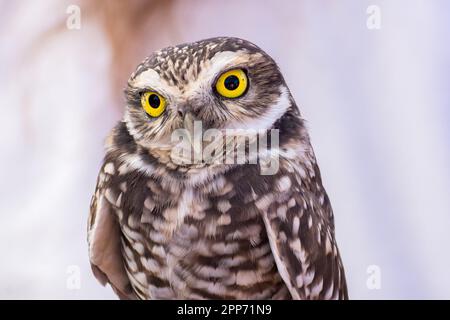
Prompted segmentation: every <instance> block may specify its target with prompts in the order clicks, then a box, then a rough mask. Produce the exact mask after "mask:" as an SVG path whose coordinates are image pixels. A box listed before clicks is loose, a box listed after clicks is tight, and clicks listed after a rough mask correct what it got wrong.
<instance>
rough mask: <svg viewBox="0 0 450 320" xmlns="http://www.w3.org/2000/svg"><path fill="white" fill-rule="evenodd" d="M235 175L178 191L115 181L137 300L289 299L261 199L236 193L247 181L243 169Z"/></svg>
mask: <svg viewBox="0 0 450 320" xmlns="http://www.w3.org/2000/svg"><path fill="white" fill-rule="evenodd" d="M234 171H236V172H234ZM234 171H232V172H230V173H228V174H227V175H218V176H217V177H215V178H214V180H213V181H209V182H208V184H207V185H200V186H198V187H190V186H187V187H186V186H183V185H182V183H180V184H179V185H178V188H177V189H175V188H173V186H171V187H172V188H165V186H164V183H160V182H158V181H156V180H155V179H151V178H149V177H145V176H143V175H142V174H139V173H138V172H135V171H134V172H129V173H126V174H124V175H117V176H111V180H110V185H111V186H116V188H114V187H111V188H110V189H109V190H110V195H109V199H108V201H110V202H111V204H112V205H113V206H114V207H115V209H114V211H115V213H116V215H117V218H118V220H119V223H120V226H121V230H122V235H123V237H122V245H123V253H124V254H123V256H124V262H125V266H126V270H127V273H128V275H129V278H130V280H131V285H132V286H133V288H134V290H135V292H136V293H137V294H138V296H140V297H142V298H153V299H167V298H213V299H218V298H229V299H234V298H238V299H268V298H284V299H285V298H287V297H288V296H289V293H288V290H287V288H286V286H285V285H284V283H283V281H282V279H281V278H280V276H279V275H278V272H277V268H276V265H275V262H274V259H273V256H272V253H271V250H270V245H269V242H268V239H267V236H266V234H265V232H263V230H264V225H263V221H262V218H261V216H260V215H259V212H258V209H257V207H256V206H255V199H254V198H253V197H250V198H248V199H241V198H240V196H239V194H238V193H237V190H236V189H235V187H234V183H235V182H236V181H239V180H240V179H245V178H246V177H245V176H242V177H241V176H240V173H243V171H242V169H238V170H234ZM129 181H132V182H133V183H132V184H131V185H130V184H128V183H127V182H129ZM121 186H122V189H121ZM250 194H251V193H250ZM255 196H256V195H255ZM119 197H120V198H119ZM179 212H183V217H180V216H179V215H178V214H177V213H179Z"/></svg>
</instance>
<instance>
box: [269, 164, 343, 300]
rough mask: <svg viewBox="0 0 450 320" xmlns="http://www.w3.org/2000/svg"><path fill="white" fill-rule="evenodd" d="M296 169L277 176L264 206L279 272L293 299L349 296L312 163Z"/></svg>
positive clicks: (324, 198) (330, 216) (329, 214)
mask: <svg viewBox="0 0 450 320" xmlns="http://www.w3.org/2000/svg"><path fill="white" fill-rule="evenodd" d="M300 171H301V173H300V172H298V171H296V170H294V171H292V170H290V172H285V173H284V174H283V175H281V176H280V177H279V178H278V180H277V186H276V188H277V190H278V193H276V194H275V195H274V196H273V197H274V198H273V200H272V202H271V203H272V204H271V205H270V206H268V208H267V209H266V210H264V211H263V220H264V224H265V227H266V231H267V235H268V238H269V243H270V246H271V249H272V253H273V255H274V259H275V262H276V265H277V268H278V272H279V273H280V276H281V277H282V279H283V281H284V282H285V284H286V286H287V287H288V289H289V292H290V293H291V296H292V298H293V299H326V300H328V299H348V294H347V286H346V280H345V274H344V268H343V265H342V262H341V258H340V255H339V251H338V248H337V245H336V242H335V237H334V222H333V212H332V209H331V205H330V202H329V199H328V197H327V195H326V192H325V190H324V189H323V187H322V183H321V178H320V172H319V170H318V168H317V167H316V168H313V169H312V170H311V173H306V172H304V170H300ZM301 175H303V176H301Z"/></svg>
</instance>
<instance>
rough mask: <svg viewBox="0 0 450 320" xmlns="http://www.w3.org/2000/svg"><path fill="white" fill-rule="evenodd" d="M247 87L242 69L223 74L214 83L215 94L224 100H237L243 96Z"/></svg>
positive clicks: (245, 76)
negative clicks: (224, 98)
mask: <svg viewBox="0 0 450 320" xmlns="http://www.w3.org/2000/svg"><path fill="white" fill-rule="evenodd" d="M247 86H248V80H247V75H246V74H245V72H244V70H242V69H234V70H230V71H227V72H224V73H223V74H222V75H221V76H220V77H219V80H217V82H216V90H217V92H218V93H219V94H220V95H221V96H223V97H226V98H237V97H240V96H242V95H243V94H244V92H245V90H246V89H247Z"/></svg>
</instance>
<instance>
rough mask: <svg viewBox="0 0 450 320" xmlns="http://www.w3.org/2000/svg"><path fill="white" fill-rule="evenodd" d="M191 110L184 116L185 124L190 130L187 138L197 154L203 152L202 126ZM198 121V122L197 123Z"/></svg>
mask: <svg viewBox="0 0 450 320" xmlns="http://www.w3.org/2000/svg"><path fill="white" fill-rule="evenodd" d="M198 121H199V120H197V119H196V118H195V117H194V115H193V114H192V113H191V112H187V113H186V114H184V116H183V126H184V128H185V129H186V130H187V131H188V134H187V138H188V139H189V142H190V144H191V146H192V148H193V150H194V152H195V153H196V154H200V153H201V141H202V140H201V137H202V134H203V132H202V126H201V124H200V125H199V124H198ZM196 122H197V123H196Z"/></svg>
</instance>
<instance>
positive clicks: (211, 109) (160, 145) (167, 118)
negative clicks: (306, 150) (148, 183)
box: [125, 38, 293, 150]
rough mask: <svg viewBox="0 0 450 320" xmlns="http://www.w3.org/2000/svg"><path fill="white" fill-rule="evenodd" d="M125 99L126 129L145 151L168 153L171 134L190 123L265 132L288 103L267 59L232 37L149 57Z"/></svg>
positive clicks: (281, 81) (133, 78)
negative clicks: (163, 151) (166, 151)
mask: <svg viewBox="0 0 450 320" xmlns="http://www.w3.org/2000/svg"><path fill="white" fill-rule="evenodd" d="M126 98H127V108H126V113H125V122H126V126H127V128H128V131H129V132H130V134H131V135H132V136H133V138H134V140H135V141H136V143H137V144H139V145H141V146H142V147H145V148H146V149H148V150H157V149H160V150H169V149H170V148H171V147H172V146H173V143H174V142H173V141H171V135H172V132H173V131H174V130H176V129H180V128H183V127H186V126H189V124H190V123H191V122H192V121H201V123H202V126H203V129H209V128H216V129H253V130H257V131H261V130H267V129H270V128H272V127H273V125H274V123H275V122H276V121H277V120H279V119H280V118H281V117H282V116H283V115H284V114H285V113H286V112H287V111H288V109H290V108H291V107H292V105H293V100H292V98H291V95H290V93H289V90H288V88H287V86H286V84H285V81H284V79H283V76H282V75H281V72H280V70H279V68H278V66H277V65H276V63H275V62H274V61H273V59H272V58H271V57H270V56H269V55H267V54H266V53H265V52H264V51H262V50H261V49H260V48H258V47H257V46H256V45H254V44H252V43H250V42H248V41H245V40H242V39H237V38H212V39H207V40H202V41H199V42H194V43H189V44H182V45H179V46H175V47H168V48H165V49H163V50H160V51H157V52H155V53H153V54H152V55H150V56H149V57H147V58H146V59H145V60H144V61H143V62H142V63H141V64H140V65H139V66H138V67H137V69H136V71H135V72H134V73H133V74H132V76H131V78H130V79H129V81H128V87H127V88H126Z"/></svg>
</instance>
